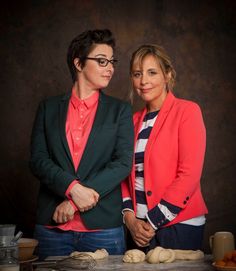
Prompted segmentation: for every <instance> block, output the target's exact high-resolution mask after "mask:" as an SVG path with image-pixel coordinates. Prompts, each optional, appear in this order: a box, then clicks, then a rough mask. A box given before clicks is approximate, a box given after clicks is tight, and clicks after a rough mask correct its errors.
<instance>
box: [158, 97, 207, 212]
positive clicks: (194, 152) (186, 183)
mask: <svg viewBox="0 0 236 271" xmlns="http://www.w3.org/2000/svg"><path fill="white" fill-rule="evenodd" d="M178 148H179V151H178V165H177V173H176V178H175V179H174V180H173V182H172V184H171V185H170V186H169V187H168V189H167V190H166V192H165V193H164V195H163V197H162V199H164V200H165V201H167V202H169V203H171V204H173V205H175V206H178V207H180V208H185V207H186V206H187V202H188V200H189V199H190V198H191V196H192V195H193V193H194V192H195V191H196V189H197V188H199V186H200V178H201V174H202V167H203V162H204V155H205V148H206V130H205V126H204V122H203V118H202V113H201V110H200V108H199V106H198V105H197V104H195V103H192V102H191V103H189V104H188V105H187V106H186V107H185V109H184V111H183V115H182V118H181V121H180V124H179V134H178Z"/></svg>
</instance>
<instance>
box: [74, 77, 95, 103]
mask: <svg viewBox="0 0 236 271" xmlns="http://www.w3.org/2000/svg"><path fill="white" fill-rule="evenodd" d="M74 88H75V94H76V96H77V97H78V98H79V99H80V100H84V99H87V98H89V97H90V96H91V95H93V94H94V92H95V91H97V90H93V89H88V88H84V87H83V86H81V85H80V84H78V81H76V82H75V83H74Z"/></svg>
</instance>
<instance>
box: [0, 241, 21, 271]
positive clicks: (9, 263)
mask: <svg viewBox="0 0 236 271" xmlns="http://www.w3.org/2000/svg"><path fill="white" fill-rule="evenodd" d="M19 270H20V265H19V262H18V247H17V245H16V244H14V245H10V246H2V247H0V271H19Z"/></svg>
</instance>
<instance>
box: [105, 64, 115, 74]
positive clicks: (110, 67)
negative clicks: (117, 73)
mask: <svg viewBox="0 0 236 271" xmlns="http://www.w3.org/2000/svg"><path fill="white" fill-rule="evenodd" d="M106 68H107V70H108V71H110V72H111V73H113V72H114V66H113V65H112V64H111V63H110V62H109V63H108V64H107V66H106Z"/></svg>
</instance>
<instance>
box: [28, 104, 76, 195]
mask: <svg viewBox="0 0 236 271" xmlns="http://www.w3.org/2000/svg"><path fill="white" fill-rule="evenodd" d="M45 115H46V114H45V101H43V102H41V103H40V105H39V107H38V111H37V113H36V118H35V121H34V125H33V130H32V135H31V157H30V162H29V166H30V169H31V171H32V173H33V174H34V176H36V177H37V178H38V179H39V180H40V182H41V183H42V184H43V185H46V186H47V188H48V189H50V190H51V191H52V192H53V193H55V194H57V195H59V196H61V197H65V192H66V190H67V188H68V186H69V185H70V183H71V182H72V181H73V180H75V179H77V177H76V176H74V175H73V174H70V173H69V172H67V171H65V170H63V169H62V168H61V167H60V166H58V165H57V164H56V163H55V162H54V161H53V160H52V159H51V157H50V151H49V148H48V142H47V137H46V131H45V126H46V125H45V119H46V116H45Z"/></svg>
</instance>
